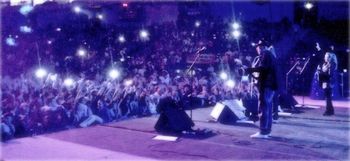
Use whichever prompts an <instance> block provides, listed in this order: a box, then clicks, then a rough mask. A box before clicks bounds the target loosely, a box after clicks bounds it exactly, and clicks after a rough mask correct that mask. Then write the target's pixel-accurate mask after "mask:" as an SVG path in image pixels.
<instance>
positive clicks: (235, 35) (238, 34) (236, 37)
mask: <svg viewBox="0 0 350 161" xmlns="http://www.w3.org/2000/svg"><path fill="white" fill-rule="evenodd" d="M232 36H233V38H235V39H238V38H239V37H240V36H241V32H240V31H238V30H235V31H233V32H232Z"/></svg>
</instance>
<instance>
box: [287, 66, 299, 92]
mask: <svg viewBox="0 0 350 161" xmlns="http://www.w3.org/2000/svg"><path fill="white" fill-rule="evenodd" d="M299 63H300V62H299V60H298V61H297V62H296V63H295V64H294V65H293V67H292V68H290V70H289V71H288V72H287V73H286V91H287V93H288V75H289V74H290V72H292V71H293V70H294V69H295V67H296V66H297V65H298V64H299Z"/></svg>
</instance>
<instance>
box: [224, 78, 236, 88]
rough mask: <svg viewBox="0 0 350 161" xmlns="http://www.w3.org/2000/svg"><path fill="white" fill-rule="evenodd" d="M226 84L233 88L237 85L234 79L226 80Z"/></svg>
mask: <svg viewBox="0 0 350 161" xmlns="http://www.w3.org/2000/svg"><path fill="white" fill-rule="evenodd" d="M226 85H227V86H228V87H229V88H233V87H235V82H234V81H233V80H231V79H230V80H228V81H226Z"/></svg>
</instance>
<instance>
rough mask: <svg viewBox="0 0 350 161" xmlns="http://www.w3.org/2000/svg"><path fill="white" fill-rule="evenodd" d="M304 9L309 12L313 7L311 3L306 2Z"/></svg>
mask: <svg viewBox="0 0 350 161" xmlns="http://www.w3.org/2000/svg"><path fill="white" fill-rule="evenodd" d="M304 7H305V8H306V9H308V10H310V9H311V8H312V7H314V5H313V4H312V3H311V2H306V3H305V5H304Z"/></svg>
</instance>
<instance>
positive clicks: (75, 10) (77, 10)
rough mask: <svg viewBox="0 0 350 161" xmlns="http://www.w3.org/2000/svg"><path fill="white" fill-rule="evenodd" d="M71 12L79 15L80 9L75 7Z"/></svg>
mask: <svg viewBox="0 0 350 161" xmlns="http://www.w3.org/2000/svg"><path fill="white" fill-rule="evenodd" d="M73 10H74V12H75V13H80V12H81V8H80V7H79V6H75V7H74V8H73Z"/></svg>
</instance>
